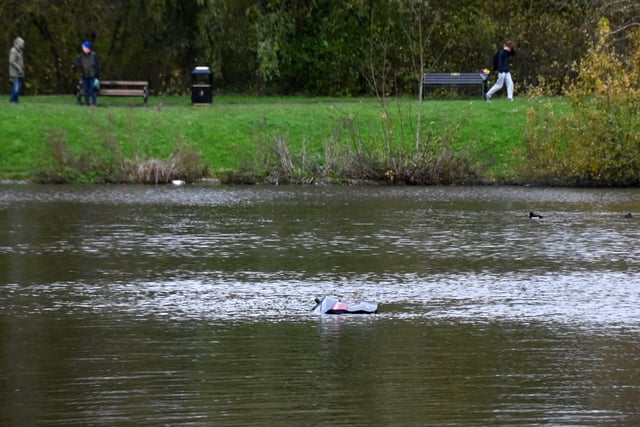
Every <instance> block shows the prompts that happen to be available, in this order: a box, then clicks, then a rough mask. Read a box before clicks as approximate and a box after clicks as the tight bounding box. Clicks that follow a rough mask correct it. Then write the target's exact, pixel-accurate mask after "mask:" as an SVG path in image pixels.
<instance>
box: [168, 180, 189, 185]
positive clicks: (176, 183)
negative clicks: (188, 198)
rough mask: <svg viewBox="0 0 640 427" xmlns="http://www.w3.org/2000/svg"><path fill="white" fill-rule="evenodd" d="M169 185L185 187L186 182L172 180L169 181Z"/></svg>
mask: <svg viewBox="0 0 640 427" xmlns="http://www.w3.org/2000/svg"><path fill="white" fill-rule="evenodd" d="M171 183H172V184H173V185H185V184H186V182H185V181H183V180H181V179H174V180H172V181H171Z"/></svg>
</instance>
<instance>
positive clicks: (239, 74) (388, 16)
mask: <svg viewBox="0 0 640 427" xmlns="http://www.w3.org/2000/svg"><path fill="white" fill-rule="evenodd" d="M639 12H640V6H639V5H638V2H637V1H635V0H615V1H614V0H513V1H509V2H477V1H473V0H449V1H446V2H444V1H435V0H342V1H334V0H309V1H305V2H299V1H294V0H136V1H131V0H109V1H104V0H95V1H92V2H87V1H85V0H60V1H56V2H51V1H48V0H4V1H3V2H2V3H0V24H1V25H0V40H2V42H3V45H4V46H5V48H6V52H7V53H8V51H9V48H10V47H11V45H12V42H13V39H14V38H15V37H16V36H21V37H23V38H24V39H25V40H26V42H27V45H26V49H25V61H26V64H27V77H26V83H27V93H31V94H46V93H69V92H71V91H72V90H73V88H74V87H75V81H76V78H77V75H76V73H75V71H74V70H73V69H72V68H71V64H72V63H73V62H74V59H75V57H76V56H77V55H78V54H79V52H80V44H81V43H82V42H83V41H84V40H89V41H91V42H92V43H93V45H94V46H95V50H96V52H98V54H99V55H100V58H101V62H102V67H101V68H102V70H103V71H102V76H101V77H102V78H108V79H147V80H149V81H150V82H151V87H152V91H153V92H154V93H156V94H162V93H184V92H185V91H187V90H188V87H189V76H190V72H191V70H192V69H193V68H194V67H195V66H198V65H207V66H210V67H211V68H212V70H213V72H214V76H215V79H216V90H218V91H227V92H243V93H274V94H306V95H362V94H371V93H373V92H376V91H384V92H385V93H390V94H396V93H402V94H408V93H416V91H417V90H418V89H417V88H418V82H419V80H420V77H419V76H420V72H421V71H429V70H434V71H451V72H453V71H475V70H477V69H479V68H481V67H485V66H490V62H491V56H492V54H493V52H494V51H495V50H496V49H497V48H498V46H499V45H500V44H501V43H502V41H503V40H505V39H512V40H514V41H515V42H516V43H517V45H518V56H517V60H515V61H514V62H513V74H514V76H515V78H516V80H517V82H518V84H519V85H520V86H519V90H526V88H527V87H528V86H529V85H536V84H538V83H539V82H541V81H544V82H545V84H550V85H551V86H552V87H555V88H556V90H558V91H560V90H561V88H562V87H563V85H565V84H566V83H567V81H568V79H570V78H571V77H572V75H571V72H572V71H571V64H572V63H573V62H574V61H576V60H578V59H580V58H581V57H582V56H583V55H584V53H585V51H586V49H587V46H588V45H589V42H590V41H591V38H592V36H593V34H595V31H596V23H597V21H598V20H599V18H600V17H602V16H605V17H608V18H609V19H610V20H611V23H612V33H615V35H616V37H617V39H618V42H619V49H620V50H621V51H623V52H624V50H625V49H630V47H628V46H627V44H626V37H625V34H627V33H628V32H629V31H631V30H633V29H634V28H635V27H637V26H638V22H637V21H636V20H635V19H637V16H639V15H640V13H639ZM2 57H3V59H1V60H0V66H2V67H4V69H5V70H6V69H7V64H6V62H7V60H8V58H7V55H3V56H2ZM7 88H8V86H7Z"/></svg>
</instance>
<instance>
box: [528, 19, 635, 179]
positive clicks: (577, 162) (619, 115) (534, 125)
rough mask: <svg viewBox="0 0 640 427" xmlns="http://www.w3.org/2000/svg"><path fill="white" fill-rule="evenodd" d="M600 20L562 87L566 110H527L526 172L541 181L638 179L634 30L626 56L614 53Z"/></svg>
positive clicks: (606, 31) (531, 177) (607, 32)
mask: <svg viewBox="0 0 640 427" xmlns="http://www.w3.org/2000/svg"><path fill="white" fill-rule="evenodd" d="M609 33H610V31H609V26H608V23H607V21H606V20H602V21H601V22H600V27H599V38H598V40H597V42H596V43H595V44H594V46H592V47H591V48H590V49H589V51H588V52H587V54H586V56H585V58H584V59H583V60H582V61H581V62H580V63H579V64H578V65H577V66H576V72H577V78H576V81H575V82H574V83H573V84H572V85H571V87H569V88H568V89H567V91H566V94H567V97H568V99H569V101H570V103H571V110H570V111H569V112H568V113H567V114H563V115H562V116H557V115H554V114H553V113H552V112H551V109H550V108H548V109H543V110H539V111H538V112H537V113H536V112H530V114H529V121H528V123H529V126H528V130H527V132H526V135H525V152H526V159H527V170H526V175H527V176H528V178H529V179H530V180H534V181H538V182H541V183H544V184H560V185H585V186H632V185H638V183H640V144H638V141H640V114H639V109H638V99H639V95H640V91H639V88H638V81H639V78H640V70H639V69H638V65H637V64H638V63H640V62H638V60H639V59H640V49H639V45H638V41H639V40H640V37H638V33H636V34H635V35H634V36H633V37H634V39H635V40H636V42H635V49H634V54H633V55H632V57H631V58H624V57H623V56H621V55H618V54H617V53H616V52H615V50H614V48H613V47H612V40H610V38H609Z"/></svg>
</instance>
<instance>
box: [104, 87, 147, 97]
mask: <svg viewBox="0 0 640 427" xmlns="http://www.w3.org/2000/svg"><path fill="white" fill-rule="evenodd" d="M98 95H107V96H144V90H142V89H103V88H100V91H99V92H98Z"/></svg>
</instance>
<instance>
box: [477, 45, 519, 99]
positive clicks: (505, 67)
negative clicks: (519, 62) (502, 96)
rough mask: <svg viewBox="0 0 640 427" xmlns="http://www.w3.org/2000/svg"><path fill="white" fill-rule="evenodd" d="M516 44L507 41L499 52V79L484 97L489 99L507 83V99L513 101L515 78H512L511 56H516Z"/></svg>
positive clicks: (497, 65) (497, 67)
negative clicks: (510, 69)
mask: <svg viewBox="0 0 640 427" xmlns="http://www.w3.org/2000/svg"><path fill="white" fill-rule="evenodd" d="M515 54H516V46H515V44H514V43H513V42H512V41H506V42H505V43H504V46H502V50H500V51H499V52H498V57H497V61H496V62H497V63H496V71H497V72H498V80H496V83H495V84H494V85H493V86H492V87H491V89H489V92H487V93H486V95H485V96H484V99H485V100H486V101H489V100H490V99H491V97H492V96H493V94H494V93H496V92H497V91H499V90H500V89H502V87H503V86H504V84H505V83H506V84H507V99H508V100H509V101H513V79H512V78H511V72H510V71H509V57H511V56H515Z"/></svg>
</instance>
